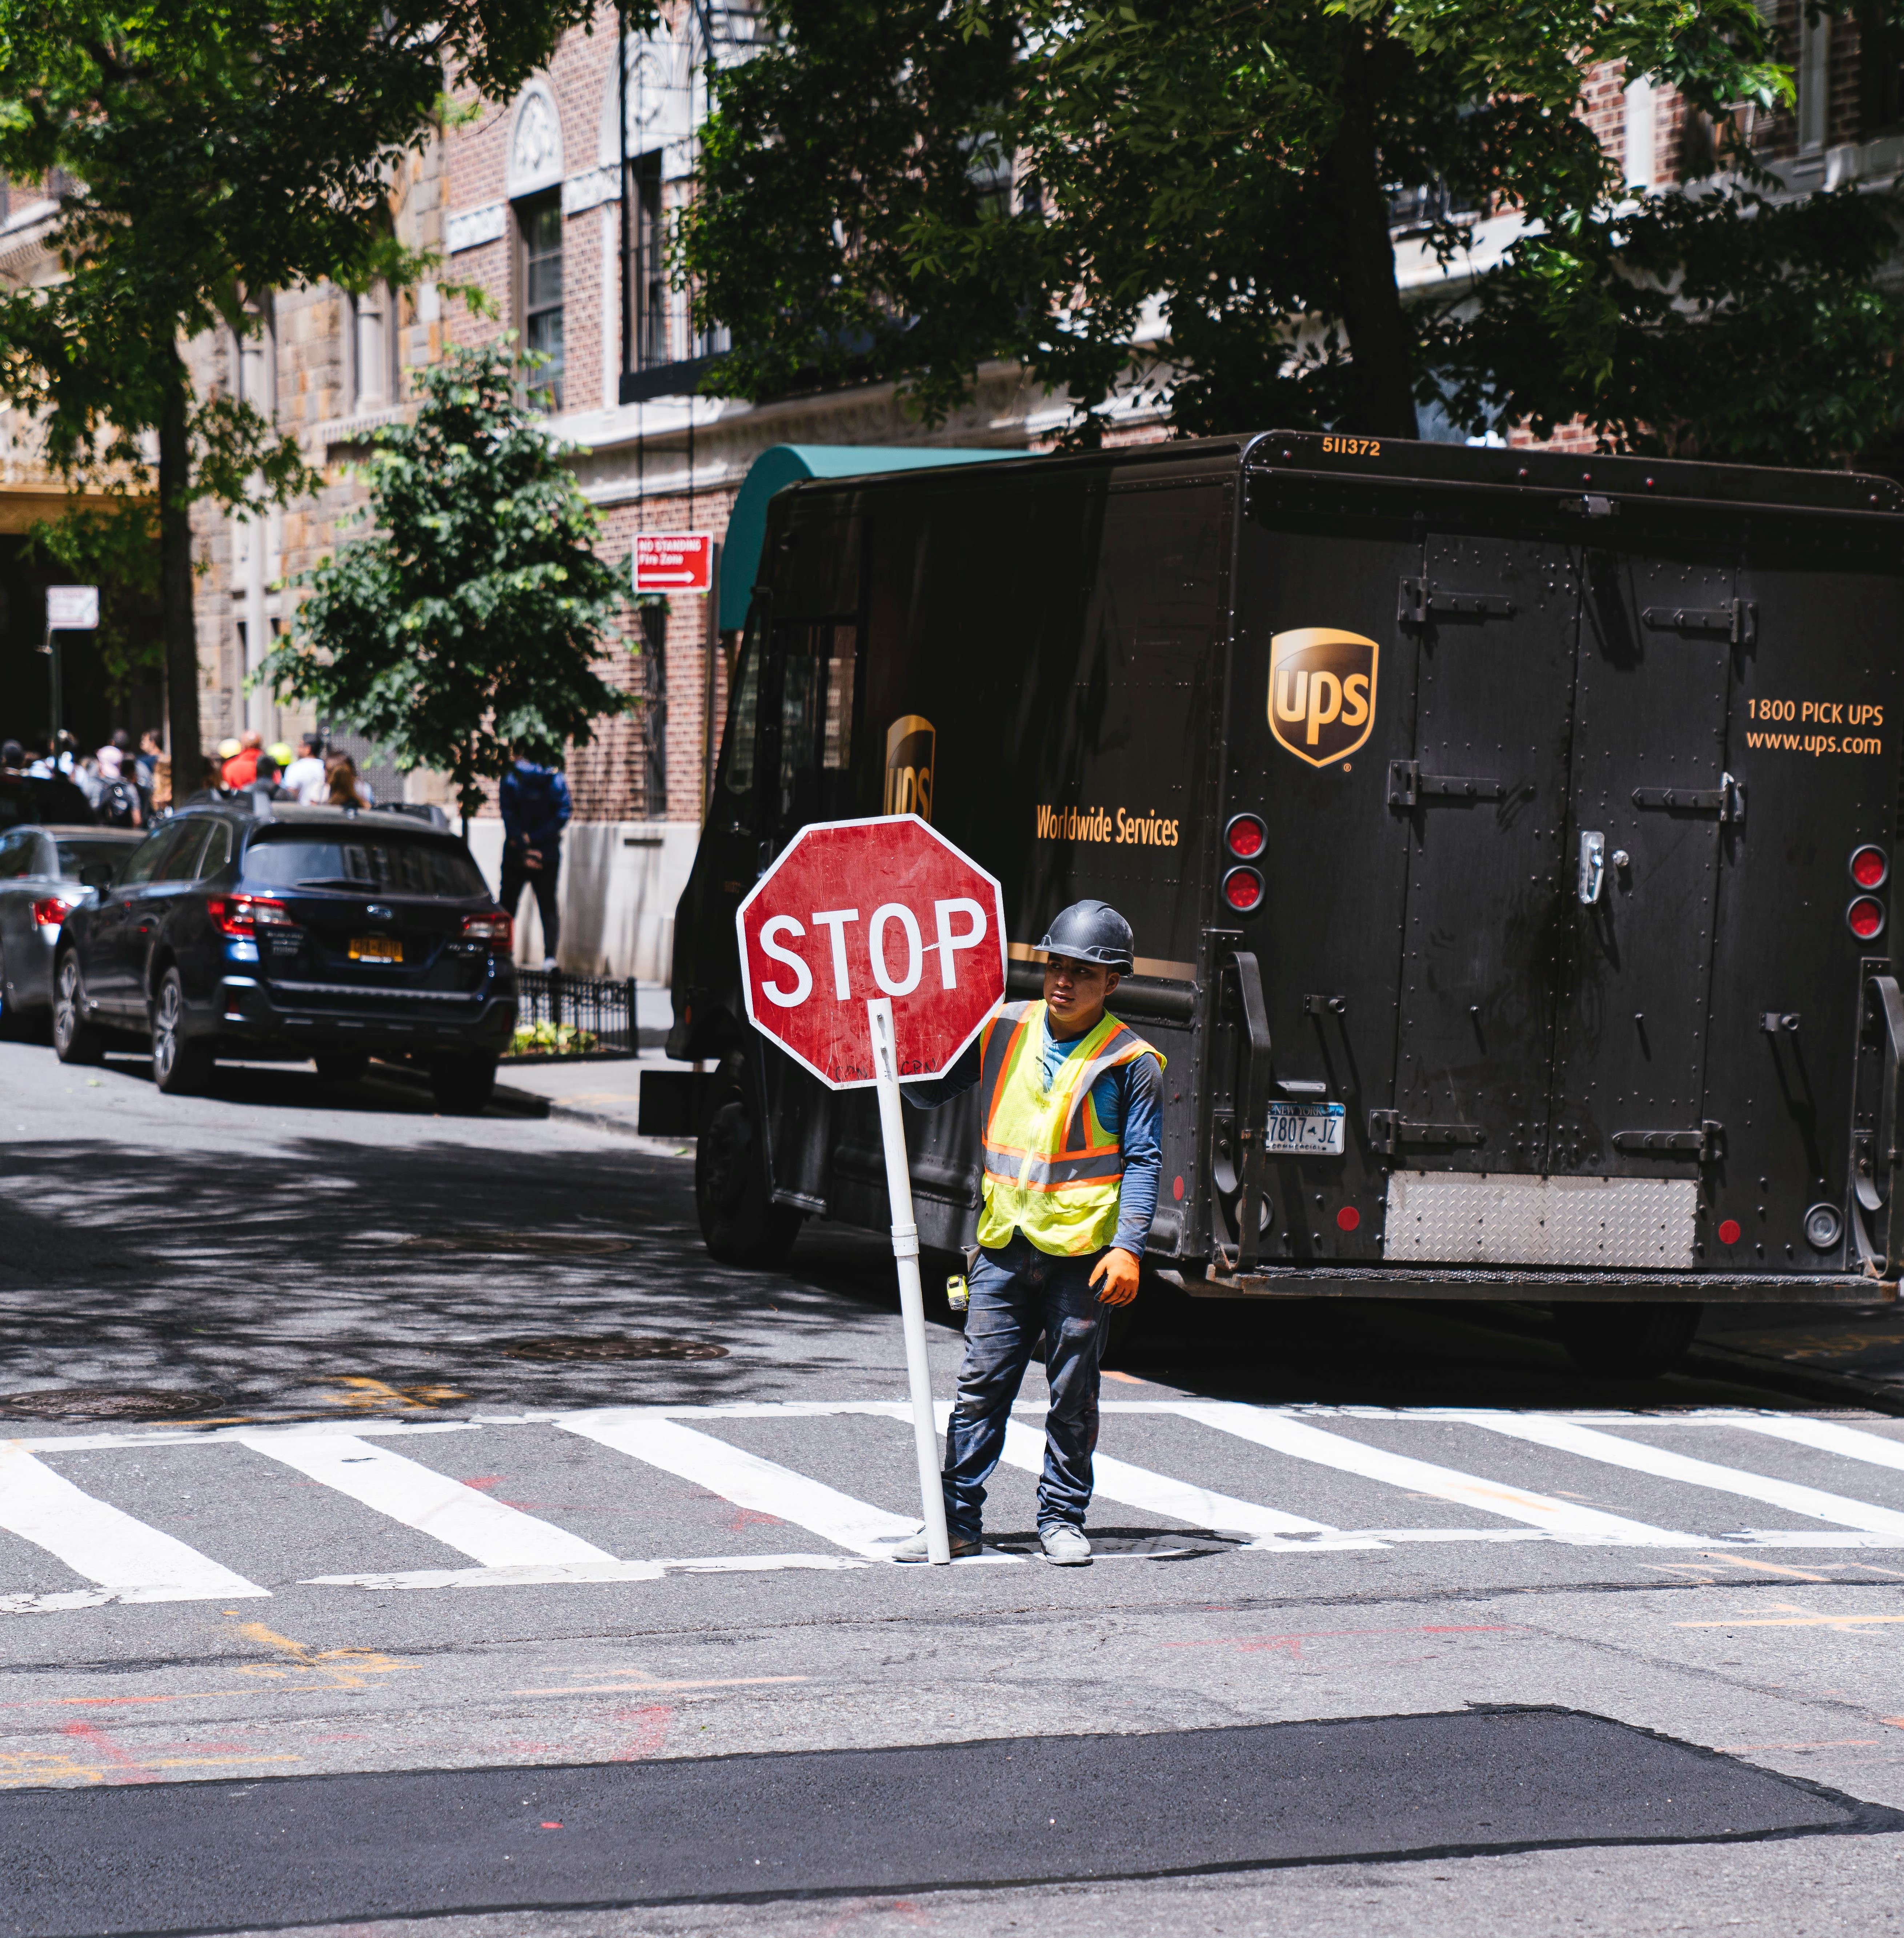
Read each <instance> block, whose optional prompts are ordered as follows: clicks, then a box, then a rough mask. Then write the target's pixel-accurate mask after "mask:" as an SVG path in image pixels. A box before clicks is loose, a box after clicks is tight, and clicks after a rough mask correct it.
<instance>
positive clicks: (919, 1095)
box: [897, 901, 1163, 1567]
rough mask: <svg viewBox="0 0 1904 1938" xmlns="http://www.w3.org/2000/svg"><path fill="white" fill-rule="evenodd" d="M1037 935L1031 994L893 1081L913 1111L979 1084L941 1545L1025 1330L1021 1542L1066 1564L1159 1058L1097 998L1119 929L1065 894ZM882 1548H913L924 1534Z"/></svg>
mask: <svg viewBox="0 0 1904 1938" xmlns="http://www.w3.org/2000/svg"><path fill="white" fill-rule="evenodd" d="M1039 946H1040V948H1041V949H1044V950H1045V951H1046V952H1047V954H1048V956H1049V960H1048V961H1047V962H1046V965H1045V986H1044V1000H1043V1001H1042V1002H1037V1003H1007V1004H1005V1005H1004V1007H1003V1008H1001V1010H999V1012H998V1014H997V1015H996V1016H994V1017H993V1018H992V1019H991V1021H990V1022H988V1023H987V1024H986V1025H985V1028H984V1030H983V1031H982V1033H981V1034H980V1035H979V1040H978V1041H977V1042H976V1043H974V1044H973V1046H972V1047H971V1048H970V1049H968V1050H967V1052H966V1053H965V1054H964V1056H962V1057H961V1058H960V1059H959V1060H958V1062H957V1063H955V1065H953V1066H952V1069H951V1070H950V1071H948V1072H947V1073H946V1075H945V1076H944V1077H941V1078H940V1079H939V1080H937V1081H936V1082H934V1083H916V1084H909V1085H907V1086H906V1089H905V1095H906V1098H907V1099H908V1101H910V1102H912V1103H913V1104H916V1105H917V1106H918V1107H921V1108H924V1109H931V1108H932V1107H934V1106H936V1105H937V1104H943V1103H945V1102H947V1101H949V1100H950V1099H951V1098H953V1097H956V1096H958V1095H961V1094H962V1093H963V1092H965V1091H967V1090H969V1089H971V1088H972V1086H973V1085H974V1084H977V1085H979V1086H980V1089H981V1095H982V1112H983V1118H982V1122H983V1126H984V1128H983V1133H982V1135H983V1139H984V1177H985V1183H984V1208H983V1210H982V1211H981V1213H980V1214H979V1255H978V1262H977V1263H976V1265H975V1266H974V1267H973V1268H972V1270H971V1271H970V1288H971V1303H970V1308H968V1311H967V1317H966V1321H965V1363H964V1365H963V1367H962V1368H961V1369H960V1371H959V1376H958V1401H957V1402H956V1404H955V1405H954V1407H953V1408H952V1425H951V1427H950V1429H949V1431H948V1432H947V1434H946V1458H945V1466H944V1470H943V1481H944V1484H945V1490H946V1529H947V1532H949V1536H950V1537H951V1541H952V1556H953V1558H954V1559H955V1560H956V1559H957V1558H958V1557H960V1556H961V1555H970V1554H978V1553H979V1550H980V1538H979V1530H980V1526H981V1514H982V1509H983V1508H984V1505H985V1482H986V1481H988V1480H989V1479H990V1478H991V1471H992V1469H994V1468H995V1467H996V1466H998V1459H999V1456H1000V1455H1001V1454H1002V1453H1003V1452H1004V1446H1005V1429H1006V1426H1007V1423H1008V1422H1009V1421H1010V1418H1011V1411H1012V1405H1013V1402H1014V1401H1015V1400H1016V1399H1017V1398H1018V1390H1019V1383H1020V1382H1021V1381H1022V1380H1023V1378H1024V1377H1025V1367H1026V1366H1027V1365H1028V1363H1029V1362H1030V1361H1031V1355H1032V1352H1033V1350H1034V1348H1035V1347H1037V1343H1038V1339H1039V1336H1040V1334H1042V1335H1043V1338H1044V1341H1045V1353H1044V1360H1045V1379H1046V1384H1047V1385H1048V1386H1049V1388H1050V1390H1051V1406H1050V1411H1049V1413H1048V1414H1046V1419H1045V1464H1044V1472H1043V1476H1042V1477H1041V1478H1040V1481H1039V1483H1038V1540H1039V1545H1040V1546H1041V1547H1042V1548H1043V1551H1044V1554H1045V1557H1046V1560H1049V1561H1052V1562H1055V1563H1057V1564H1058V1566H1061V1567H1077V1566H1083V1564H1085V1563H1088V1562H1089V1560H1090V1559H1091V1543H1090V1542H1089V1540H1088V1539H1086V1536H1085V1532H1084V1519H1085V1514H1086V1510H1087V1509H1088V1508H1089V1506H1090V1505H1091V1455H1092V1449H1093V1448H1094V1447H1095V1446H1096V1445H1097V1442H1098V1362H1099V1360H1100V1359H1101V1357H1102V1356H1103V1353H1104V1334H1105V1332H1106V1329H1107V1314H1106V1312H1105V1310H1104V1308H1107V1307H1111V1306H1119V1305H1129V1304H1130V1302H1131V1300H1132V1299H1134V1298H1136V1296H1137V1265H1138V1261H1139V1260H1140V1259H1141V1258H1142V1257H1143V1247H1144V1242H1145V1241H1146V1238H1148V1237H1149V1232H1150V1221H1151V1220H1152V1217H1154V1216H1155V1213H1156V1209H1157V1183H1158V1174H1159V1171H1160V1168H1161V1164H1162V1147H1161V1138H1160V1133H1161V1131H1162V1120H1163V1059H1162V1057H1161V1056H1158V1053H1157V1052H1156V1051H1155V1050H1154V1049H1152V1048H1151V1046H1149V1044H1148V1043H1146V1042H1144V1041H1143V1039H1142V1038H1141V1037H1139V1036H1137V1035H1136V1034H1134V1032H1133V1031H1131V1030H1130V1029H1128V1028H1126V1027H1125V1025H1123V1024H1122V1023H1121V1022H1119V1021H1118V1020H1117V1019H1116V1017H1115V1016H1110V1015H1109V1014H1107V1013H1106V1010H1105V1007H1104V1005H1105V1004H1106V1002H1107V1001H1108V1000H1109V998H1110V996H1111V995H1112V993H1113V992H1114V991H1115V990H1116V988H1117V986H1118V983H1119V980H1120V979H1121V978H1122V977H1124V976H1125V975H1128V974H1130V971H1131V925H1130V924H1129V923H1128V922H1126V921H1125V919H1124V918H1123V917H1122V916H1121V915H1119V913H1117V911H1116V910H1115V909H1113V908H1111V907H1108V906H1107V904H1104V903H1103V902H1099V901H1082V902H1075V903H1073V904H1072V905H1071V907H1069V908H1067V909H1066V910H1064V913H1063V914H1061V916H1058V919H1057V920H1056V921H1055V922H1053V923H1052V925H1051V927H1050V929H1049V931H1048V932H1047V933H1046V936H1045V938H1044V940H1043V942H1042V943H1040V945H1039ZM897 1556H898V1558H899V1559H900V1560H906V1561H922V1560H925V1558H926V1544H925V1536H924V1535H923V1534H920V1535H918V1536H915V1537H914V1538H913V1539H912V1540H911V1541H909V1542H906V1543H904V1544H903V1545H901V1546H900V1548H899V1549H898V1550H897Z"/></svg>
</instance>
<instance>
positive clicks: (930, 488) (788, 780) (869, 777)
mask: <svg viewBox="0 0 1904 1938" xmlns="http://www.w3.org/2000/svg"><path fill="white" fill-rule="evenodd" d="M758 578H759V584H758V588H756V591H755V596H754V601H753V605H752V611H751V614H750V616H749V621H748V625H747V629H746V634H745V636H744V640H743V643H742V646H741V649H740V654H739V661H738V662H737V664H736V668H735V672H734V677H733V681H732V687H731V701H730V707H729V710H728V715H727V723H726V730H725V734H724V740H723V743H722V746H721V757H720V763H719V766H718V770H717V773H716V777H715V785H714V788H713V791H712V803H711V805H710V808H709V814H708V818H707V822H706V830H705V832H704V834H703V837H702V840H701V843H700V851H699V854H698V855H697V859H696V861H695V863H694V870H693V873H692V875H691V878H690V880H689V883H688V888H687V889H686V892H685V894H684V895H683V896H682V901H681V903H680V906H679V913H678V915H677V917H676V930H675V954H674V987H673V1003H674V1013H675V1021H674V1026H673V1031H672V1032H671V1034H670V1037H669V1050H670V1055H671V1056H673V1057H675V1058H677V1059H683V1060H686V1061H691V1062H696V1063H697V1064H699V1065H700V1066H701V1072H700V1074H699V1075H697V1076H696V1077H692V1078H690V1077H688V1074H687V1073H682V1074H681V1075H680V1077H679V1080H677V1082H676V1084H675V1086H673V1088H670V1086H667V1084H665V1083H663V1084H657V1085H656V1086H654V1091H653V1096H652V1107H651V1109H650V1110H649V1118H650V1122H651V1124H652V1125H654V1126H655V1127H656V1128H664V1127H667V1128H676V1129H679V1130H682V1131H692V1132H695V1133H696V1134H697V1135H698V1137H699V1140H700V1141H699V1145H698V1152H697V1164H696V1174H695V1175H696V1188H697V1196H698V1199H699V1204H700V1217H701V1222H702V1227H703V1233H704V1235H705V1236H706V1240H707V1242H708V1244H709V1247H711V1248H712V1250H713V1251H714V1252H715V1253H716V1255H717V1256H721V1257H722V1258H724V1259H729V1260H731V1261H736V1262H761V1263H766V1262H773V1261H774V1260H776V1259H778V1258H779V1257H781V1256H784V1254H785V1250H786V1247H788V1244H790V1243H791V1241H792V1238H793V1235H794V1232H796V1231H797V1229H798V1227H799V1226H800V1221H801V1220H803V1218H805V1217H809V1216H818V1217H828V1218H834V1219H838V1220H844V1221H846V1223H849V1224H854V1225H859V1226H865V1227H867V1228H868V1229H883V1228H884V1226H885V1223H887V1221H888V1210H887V1206H886V1198H885V1177H884V1172H883V1168H882V1157H881V1153H880V1143H879V1128H878V1123H877V1120H876V1112H875V1106H874V1104H873V1100H872V1099H871V1098H870V1095H860V1094H845V1095H834V1094H832V1093H831V1092H827V1091H826V1090H824V1089H821V1087H820V1086H818V1084H817V1083H815V1081H814V1080H812V1078H811V1077H809V1076H808V1075H807V1074H806V1073H805V1072H804V1071H802V1070H801V1069H800V1068H798V1067H797V1065H794V1063H793V1062H791V1061H790V1060H789V1059H787V1058H786V1057H785V1056H782V1055H781V1054H780V1053H779V1052H778V1051H776V1050H774V1049H771V1048H770V1047H768V1046H767V1045H766V1044H764V1043H763V1042H762V1041H761V1039H760V1038H759V1037H757V1036H756V1035H755V1034H753V1032H752V1031H750V1030H749V1028H748V1027H747V1025H746V1020H745V1011H744V1009H743V1007H742V1000H741V995H740V985H739V964H738V960H737V957H736V942H735V931H734V921H733V916H734V909H735V906H736V904H737V903H738V902H739V900H740V898H741V897H742V895H745V894H746V892H747V891H748V890H749V889H750V888H751V887H752V885H753V884H754V882H755V880H756V879H758V876H759V874H760V873H761V870H762V869H763V868H764V867H765V866H766V865H767V863H768V862H769V861H770V860H771V858H773V855H775V854H776V852H778V850H779V848H780V847H781V846H782V844H783V843H785V841H786V840H788V837H790V836H791V834H793V833H794V831H795V830H796V829H797V828H800V826H801V825H803V824H804V823H806V822H812V821H834V820H840V819H845V818H847V817H849V816H862V815H877V814H881V813H903V812H913V813H919V814H920V815H922V816H925V818H926V819H928V820H930V821H931V822H932V823H933V824H934V825H935V826H936V827H937V828H940V829H942V830H943V831H944V832H945V833H946V834H947V835H948V836H949V837H951V839H952V840H954V841H955V842H957V843H958V844H959V846H961V847H962V848H964V849H966V850H967V852H969V853H970V854H971V855H973V856H974V857H975V858H976V859H977V860H978V861H980V862H981V863H982V864H983V865H984V866H985V867H987V868H988V869H989V870H991V872H992V873H994V874H995V875H996V876H998V879H1000V881H1001V882H1002V883H1003V884H1004V895H1005V910H1006V914H1007V922H1008V924H1009V933H1010V946H1009V955H1010V989H1011V992H1012V994H1013V995H1035V994H1037V992H1038V991H1039V989H1040V986H1041V971H1040V967H1039V964H1040V955H1039V953H1038V951H1037V948H1036V946H1035V945H1036V943H1037V940H1038V939H1039V937H1040V936H1041V935H1042V934H1043V932H1044V930H1045V927H1046V923H1047V922H1049V919H1051V917H1052V916H1053V915H1055V913H1057V911H1058V910H1060V909H1061V908H1062V907H1064V906H1065V905H1066V904H1067V903H1070V902H1072V901H1076V900H1077V899H1079V898H1081V897H1083V896H1087V895H1089V896H1099V897H1101V898H1103V899H1104V900H1105V901H1108V902H1110V903H1111V904H1113V905H1114V906H1115V907H1117V908H1118V909H1119V910H1122V912H1123V913H1125V915H1126V916H1128V918H1129V919H1130V922H1131V925H1132V927H1133V928H1134V930H1135V931H1136V934H1137V950H1138V955H1137V963H1136V971H1135V973H1134V974H1133V975H1131V976H1130V977H1127V978H1126V979H1125V981H1124V983H1123V984H1122V987H1121V988H1119V990H1118V992H1117V993H1116V996H1115V998H1113V1003H1112V1007H1113V1010H1114V1012H1115V1013H1116V1014H1117V1015H1119V1016H1122V1017H1123V1018H1125V1019H1126V1020H1127V1021H1128V1022H1130V1023H1131V1024H1132V1025H1134V1027H1135V1028H1137V1029H1138V1030H1139V1031H1140V1033H1141V1034H1143V1035H1144V1036H1145V1037H1147V1038H1149V1040H1150V1041H1151V1042H1152V1043H1155V1045H1156V1046H1157V1047H1158V1049H1159V1050H1161V1051H1162V1053H1163V1054H1164V1056H1165V1058H1166V1059H1168V1067H1167V1071H1166V1075H1165V1128H1164V1165H1163V1182H1162V1192H1161V1195H1160V1201H1159V1209H1158V1215H1157V1220H1156V1223H1155V1226H1153V1227H1152V1233H1151V1243H1150V1254H1149V1256H1150V1259H1151V1262H1152V1263H1153V1264H1154V1265H1155V1266H1157V1267H1158V1268H1162V1271H1163V1272H1164V1274H1165V1277H1167V1278H1169V1279H1171V1280H1173V1281H1174V1283H1177V1284H1178V1285H1180V1286H1182V1287H1183V1288H1184V1289H1186V1290H1188V1291H1189V1292H1192V1293H1196V1294H1199V1295H1202V1296H1221V1297H1247V1298H1261V1297H1266V1296H1268V1297H1273V1296H1283V1295H1290V1296H1303V1297H1313V1296H1317V1295H1323V1294H1341V1295H1347V1296H1353V1297H1358V1298H1374V1297H1394V1296H1401V1297H1407V1298H1415V1299H1419V1298H1423V1297H1429V1298H1434V1297H1450V1298H1459V1299H1490V1298H1498V1299H1518V1300H1530V1299H1531V1300H1537V1301H1541V1302H1553V1303H1554V1305H1555V1308H1556V1317H1558V1318H1559V1319H1560V1320H1561V1321H1562V1326H1563V1331H1564V1332H1565V1335H1566V1336H1567V1337H1568V1339H1569V1341H1570V1343H1571V1344H1574V1345H1575V1348H1576V1350H1577V1351H1578V1353H1579V1355H1580V1356H1581V1357H1583V1358H1586V1359H1593V1360H1596V1361H1598V1362H1603V1363H1604V1362H1616V1363H1617V1362H1625V1363H1629V1364H1637V1363H1638V1362H1640V1361H1641V1360H1652V1361H1655V1362H1657V1361H1660V1360H1661V1359H1664V1358H1665V1357H1666V1356H1669V1355H1670V1353H1672V1351H1673V1350H1675V1347H1677V1346H1678V1344H1683V1343H1684V1341H1686V1340H1687V1339H1689V1338H1690V1335H1691V1331H1692V1328H1693V1325H1694V1324H1695V1323H1696V1320H1697V1317H1698V1313H1699V1302H1702V1301H1734V1300H1770V1301H1790V1300H1817V1301H1820V1302H1832V1301H1838V1302H1847V1303H1856V1304H1872V1303H1876V1302H1882V1301H1886V1300H1890V1299H1894V1298H1895V1296H1896V1289H1897V1275H1898V1267H1899V1258H1900V1256H1904V1220H1899V1219H1898V1218H1896V1217H1895V1216H1894V1215H1893V1206H1894V1205H1895V1204H1896V1201H1897V1195H1898V1183H1899V1128H1898V1112H1899V1083H1900V1072H1901V1071H1904V998H1901V997H1900V995H1899V987H1898V982H1897V979H1896V975H1895V974H1894V971H1893V962H1892V960H1891V957H1890V946H1891V936H1892V933H1893V931H1892V928H1891V918H1892V916H1893V914H1894V913H1896V891H1895V885H1894V883H1893V849H1894V845H1895V841H1896V815H1897V808H1898V801H1899V785H1900V762H1899V751H1900V743H1904V654H1901V653H1900V644H1904V493H1900V491H1899V488H1898V487H1897V486H1896V484H1893V483H1891V482H1890V481H1888V480H1886V479H1882V478H1864V477H1856V476H1852V475H1845V474H1840V473H1829V474H1827V473H1808V472H1790V471H1773V470H1756V469H1742V468H1737V467H1727V466H1712V465H1704V464H1690V463H1654V462H1650V461H1646V460H1641V459H1638V458H1631V457H1598V456H1593V457H1581V456H1578V455H1568V454H1563V453H1556V452H1534V451H1517V450H1514V449H1512V448H1507V449H1499V448H1463V447H1459V446H1453V445H1439V444H1415V443H1408V442H1396V441H1394V440H1391V439H1374V438H1358V437H1346V436H1328V435H1321V434H1312V433H1288V432H1274V433H1268V434H1267V435H1264V436H1252V437H1238V438H1229V439H1208V440H1204V441H1200V442H1179V443H1168V444H1162V445H1149V446H1143V447H1139V448H1132V449H1124V450H1118V451H1106V452H1102V453H1099V454H1094V455H1089V456H1081V457H1037V458H1028V459H1025V460H1022V461H1010V462H1004V463H992V464H985V465H979V466H965V467H961V468H958V469H945V470H939V471H924V472H919V471H915V472H907V473H904V474H901V475H893V476H888V477H874V478H852V479H842V480H836V481H818V480H815V481H811V482H808V483H804V484H798V485H795V486H793V487H791V488H788V489H787V490H786V491H782V493H780V494H779V495H778V496H777V497H776V498H775V499H774V500H773V503H772V506H771V508H770V515H769V518H768V524H767V537H766V542H765V545H764V551H763V553H762V556H761V567H760V570H759V573H758ZM643 1094H644V1099H645V1101H647V1100H648V1098H649V1091H648V1087H647V1086H644V1093H643ZM977 1109H978V1100H977V1098H976V1095H972V1096H968V1097H967V1098H964V1099H961V1101H960V1102H959V1104H958V1105H956V1106H955V1107H949V1108H946V1109H944V1110H940V1111H937V1112H936V1113H931V1114H929V1115H919V1116H913V1117H912V1118H911V1119H909V1132H910V1135H911V1138H912V1143H913V1158H912V1171H913V1192H914V1197H915V1201H916V1207H917V1216H918V1219H919V1226H920V1228H921V1235H922V1238H923V1239H924V1241H925V1243H927V1244H929V1245H937V1246H940V1247H945V1248H946V1249H948V1250H950V1249H952V1248H955V1247H958V1246H961V1245H963V1244H967V1243H969V1242H970V1239H971V1237H972V1235H973V1229H974V1225H975V1221H976V1210H977V1205H978V1201H979V1200H978V1187H979V1171H978V1142H979V1141H978V1136H977V1131H976V1111H977Z"/></svg>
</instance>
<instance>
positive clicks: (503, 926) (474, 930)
mask: <svg viewBox="0 0 1904 1938" xmlns="http://www.w3.org/2000/svg"><path fill="white" fill-rule="evenodd" d="M463 934H464V935H465V936H466V937H467V938H468V939H469V940H470V941H472V942H486V943H488V944H489V946H490V948H492V949H500V950H501V951H503V952H505V953H506V952H508V950H509V945H510V943H512V941H513V940H515V922H513V921H512V919H510V918H509V916H506V915H466V916H464V917H463Z"/></svg>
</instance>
